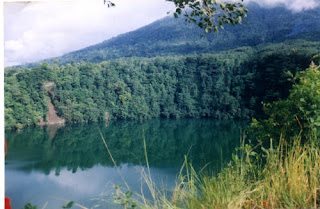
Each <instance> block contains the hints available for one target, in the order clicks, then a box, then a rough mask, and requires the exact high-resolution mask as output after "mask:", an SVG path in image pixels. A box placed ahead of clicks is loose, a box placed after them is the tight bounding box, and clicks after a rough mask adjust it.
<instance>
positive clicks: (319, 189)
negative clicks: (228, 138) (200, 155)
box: [117, 136, 320, 208]
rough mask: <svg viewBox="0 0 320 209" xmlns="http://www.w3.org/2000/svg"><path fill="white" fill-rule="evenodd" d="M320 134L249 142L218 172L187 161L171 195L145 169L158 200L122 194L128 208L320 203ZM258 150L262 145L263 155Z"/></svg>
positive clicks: (148, 182)
mask: <svg viewBox="0 0 320 209" xmlns="http://www.w3.org/2000/svg"><path fill="white" fill-rule="evenodd" d="M316 140H317V138H313V139H312V138H310V140H309V141H308V142H306V143H304V144H301V137H300V136H297V137H295V138H294V141H293V144H291V145H287V143H286V142H285V140H284V138H282V139H281V140H280V144H279V145H278V146H276V147H273V146H272V141H271V146H270V148H269V149H265V148H263V147H261V146H258V147H255V148H252V147H251V146H250V145H248V144H245V143H243V144H242V145H241V146H240V148H239V149H238V150H237V153H236V154H234V155H233V159H232V161H231V162H230V163H229V164H228V165H227V166H226V167H225V168H224V169H222V171H221V172H220V173H219V174H218V175H216V176H208V175H202V174H201V173H200V174H199V173H197V172H196V171H195V170H194V169H193V167H192V166H191V165H190V164H188V163H187V161H186V163H185V164H184V167H183V169H185V173H186V175H181V173H180V176H179V180H178V181H177V185H176V187H175V189H174V191H173V194H172V196H170V197H168V196H166V194H165V193H164V192H162V191H161V190H158V189H157V188H156V187H155V186H154V184H153V183H152V179H151V178H150V175H148V174H144V175H143V176H144V179H145V181H146V183H147V184H148V186H149V189H150V192H151V194H152V197H153V199H152V200H147V199H146V198H145V197H144V196H143V195H142V196H141V197H139V198H135V199H132V198H131V197H128V196H127V197H126V196H125V194H121V193H119V191H118V193H117V195H118V197H119V200H121V201H120V203H122V204H123V205H124V206H125V208H132V207H136V206H138V207H139V208H319V207H320V149H319V146H318V144H316V142H315V141H316ZM255 150H261V153H260V154H257V153H256V152H255Z"/></svg>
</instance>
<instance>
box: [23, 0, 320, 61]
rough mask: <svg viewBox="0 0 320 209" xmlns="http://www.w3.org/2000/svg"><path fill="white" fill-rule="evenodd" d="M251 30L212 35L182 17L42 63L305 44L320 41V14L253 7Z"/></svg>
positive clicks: (232, 29)
mask: <svg viewBox="0 0 320 209" xmlns="http://www.w3.org/2000/svg"><path fill="white" fill-rule="evenodd" d="M247 8H248V9H249V13H248V17H247V18H246V19H245V20H246V22H248V24H241V25H236V26H232V25H226V26H225V30H221V31H220V32H219V33H217V34H213V33H212V34H207V35H205V36H203V37H202V38H200V37H201V36H202V35H204V32H203V31H202V30H201V29H200V28H198V26H197V25H195V24H192V23H186V22H185V20H184V19H183V18H181V17H179V18H178V19H175V18H173V17H169V16H168V17H164V18H162V19H159V20H157V21H155V22H153V23H151V24H149V25H146V26H143V27H141V28H139V29H137V30H134V31H130V32H127V33H124V34H120V35H118V36H116V37H113V38H111V39H108V40H105V41H103V42H101V43H99V44H96V45H92V46H88V47H85V48H83V49H80V50H76V51H73V52H70V53H67V54H65V55H63V56H60V57H55V58H49V59H45V60H42V61H40V62H37V63H31V64H27V66H28V67H34V66H35V65H37V64H39V63H43V62H48V63H53V62H54V60H58V62H59V63H60V64H67V63H71V62H72V61H76V62H82V61H83V62H93V63H99V62H101V61H106V60H111V59H117V58H121V57H156V56H172V55H187V54H196V53H217V52H220V51H224V50H229V49H234V48H237V47H243V46H250V47H256V46H259V45H261V44H268V43H281V42H284V41H286V40H295V39H303V40H308V41H320V36H319V35H318V34H319V32H320V10H319V9H318V8H317V9H313V10H308V11H303V12H300V13H293V12H291V11H289V10H287V9H286V8H285V7H283V6H280V7H275V8H262V7H260V6H259V5H258V4H256V3H253V2H252V3H249V4H248V6H247Z"/></svg>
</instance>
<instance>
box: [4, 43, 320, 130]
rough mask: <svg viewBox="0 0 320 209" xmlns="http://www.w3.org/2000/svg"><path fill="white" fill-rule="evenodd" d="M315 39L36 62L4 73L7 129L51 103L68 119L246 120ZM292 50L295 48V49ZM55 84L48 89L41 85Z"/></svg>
mask: <svg viewBox="0 0 320 209" xmlns="http://www.w3.org/2000/svg"><path fill="white" fill-rule="evenodd" d="M319 47H320V44H319V43H318V42H306V41H302V40H301V41H294V42H290V41H289V42H286V43H282V44H273V45H267V46H265V47H260V48H258V49H254V48H251V47H243V48H238V49H234V50H229V51H224V52H221V53H217V54H200V55H188V56H176V57H157V58H149V59H148V58H126V59H118V60H112V61H104V62H101V63H97V64H94V63H84V62H82V63H75V62H73V63H72V64H67V65H60V64H58V63H57V62H56V63H55V64H53V65H48V64H46V63H45V64H42V65H39V66H37V67H35V68H25V69H20V68H9V69H6V71H5V124H6V128H8V129H9V128H13V129H21V128H22V127H24V126H31V125H37V124H38V123H39V121H41V120H43V121H45V120H46V118H47V112H48V103H49V101H51V102H52V103H53V104H54V106H55V107H56V109H57V113H58V116H60V117H62V118H64V119H65V120H66V122H67V123H81V122H97V121H104V120H106V119H107V120H109V119H149V118H155V117H165V118H169V117H172V118H179V117H196V118H199V117H210V118H220V119H230V118H241V119H245V118H251V117H252V116H253V115H257V114H258V115H259V114H260V113H261V102H270V101H273V100H275V99H278V98H285V97H286V96H287V95H288V92H289V91H288V90H289V88H290V87H291V85H292V84H291V83H290V82H289V81H288V80H287V79H288V77H287V76H286V75H285V73H284V72H287V71H290V72H291V73H292V74H295V73H296V72H297V71H300V70H302V69H305V68H306V67H307V66H308V65H309V63H310V57H312V56H313V55H314V54H316V53H317V52H318V48H319ZM295 49H299V50H298V51H296V50H295ZM47 82H53V83H54V85H53V87H52V88H51V90H50V91H51V93H50V94H49V93H48V92H47V90H46V88H45V87H44V84H45V83H47Z"/></svg>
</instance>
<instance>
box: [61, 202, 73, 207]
mask: <svg viewBox="0 0 320 209" xmlns="http://www.w3.org/2000/svg"><path fill="white" fill-rule="evenodd" d="M73 204H74V202H73V201H69V202H68V203H67V204H66V205H64V206H62V208H71V207H72V205H73Z"/></svg>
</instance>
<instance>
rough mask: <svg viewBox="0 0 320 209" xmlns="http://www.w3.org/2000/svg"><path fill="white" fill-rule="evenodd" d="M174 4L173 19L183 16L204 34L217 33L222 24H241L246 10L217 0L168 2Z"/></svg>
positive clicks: (240, 4) (239, 4) (239, 3)
mask: <svg viewBox="0 0 320 209" xmlns="http://www.w3.org/2000/svg"><path fill="white" fill-rule="evenodd" d="M168 1H171V2H173V3H174V4H175V6H176V11H175V13H174V17H175V18H178V16H179V15H183V16H184V17H185V20H186V21H187V22H193V23H195V24H197V25H198V26H199V27H200V28H202V29H204V30H205V32H206V33H210V32H212V31H214V32H215V33H217V32H218V31H219V28H220V29H224V27H223V25H224V24H232V25H237V24H240V23H242V20H243V18H245V17H246V16H247V13H248V10H247V9H246V8H244V5H243V4H242V3H241V2H242V1H243V0H241V2H234V3H233V2H218V1H217V0H168Z"/></svg>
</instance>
